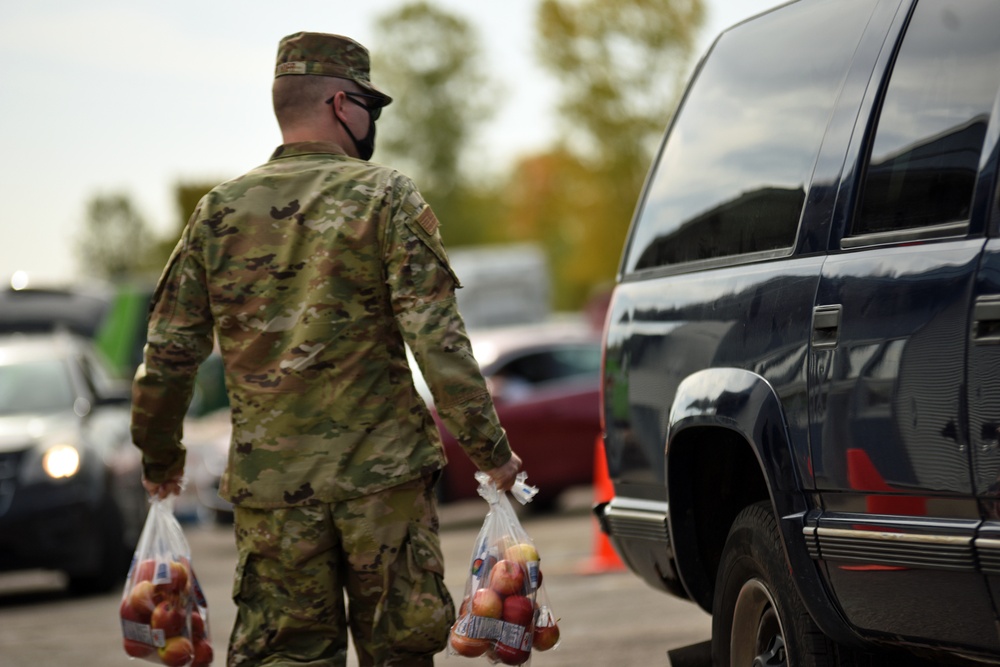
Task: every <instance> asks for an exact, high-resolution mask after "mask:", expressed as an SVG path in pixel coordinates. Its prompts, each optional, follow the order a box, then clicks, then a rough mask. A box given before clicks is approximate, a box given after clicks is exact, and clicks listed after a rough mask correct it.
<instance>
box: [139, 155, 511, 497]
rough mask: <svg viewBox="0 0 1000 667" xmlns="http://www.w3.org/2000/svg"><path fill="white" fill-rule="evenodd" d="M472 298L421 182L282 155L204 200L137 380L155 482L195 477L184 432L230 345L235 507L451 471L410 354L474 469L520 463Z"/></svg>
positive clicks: (172, 265) (163, 292)
mask: <svg viewBox="0 0 1000 667" xmlns="http://www.w3.org/2000/svg"><path fill="white" fill-rule="evenodd" d="M459 286H460V285H459V283H458V279H457V278H456V277H455V275H454V273H453V272H452V270H451V268H450V266H449V264H448V258H447V255H446V254H445V251H444V247H443V245H442V243H441V237H440V235H439V233H438V221H437V219H436V218H435V216H434V213H433V212H432V211H431V209H430V207H429V206H428V205H427V203H426V202H425V201H424V200H423V198H422V197H421V196H420V194H419V192H418V191H417V189H416V187H415V186H414V184H413V183H412V181H410V180H409V179H408V178H406V177H405V176H403V175H401V174H400V173H398V172H396V171H393V170H391V169H388V168H386V167H383V166H379V165H376V164H371V163H368V162H362V161H359V160H355V159H352V158H350V157H348V156H346V155H345V154H344V152H343V150H342V149H341V148H340V147H339V146H337V145H335V144H328V143H318V142H315V143H311V142H310V143H296V144H288V145H284V146H281V147H279V148H278V149H277V150H276V151H275V153H274V155H272V157H271V159H270V160H269V161H268V162H267V163H265V164H264V165H262V166H260V167H258V168H256V169H254V170H253V171H251V172H249V173H247V174H245V175H244V176H242V177H240V178H237V179H235V180H232V181H229V182H227V183H223V184H222V185H220V186H218V187H216V188H215V189H213V190H212V191H211V192H210V193H208V194H207V195H205V197H204V198H203V199H202V200H201V202H200V203H199V205H198V208H197V209H196V211H195V213H194V215H193V216H192V217H191V220H190V221H189V222H188V224H187V226H186V227H185V229H184V232H183V234H182V236H181V239H180V241H179V242H178V244H177V247H176V248H175V249H174V252H173V254H172V255H171V258H170V260H169V262H168V264H167V267H166V269H165V270H164V273H163V275H162V276H161V278H160V281H159V284H158V285H157V288H156V292H155V294H154V297H153V302H152V305H151V307H150V321H149V328H148V342H147V345H146V351H145V361H144V364H143V365H142V366H141V367H140V368H139V370H138V372H137V374H136V379H135V382H134V385H133V409H132V439H133V442H134V443H135V444H136V446H138V447H139V448H140V449H141V450H142V451H143V466H144V473H145V475H146V477H147V479H149V480H151V481H153V482H162V481H164V480H166V479H169V478H171V477H174V476H176V475H178V473H179V472H180V471H181V470H182V469H183V466H184V458H185V456H184V453H185V452H184V448H183V446H182V445H181V438H182V422H183V419H184V414H185V411H186V409H187V406H188V403H189V402H190V399H191V393H192V387H193V382H194V377H195V373H196V371H197V368H198V366H199V364H200V363H201V362H202V361H203V360H204V359H205V358H206V357H207V356H208V355H209V354H210V352H211V351H212V347H213V337H214V338H215V339H217V340H218V344H219V348H220V351H221V354H222V359H223V363H224V366H225V369H226V385H227V391H228V393H229V398H230V404H231V406H232V425H233V433H232V441H231V444H230V450H229V464H228V467H227V470H226V473H225V475H224V476H223V479H222V482H221V488H220V491H219V493H220V495H221V496H223V497H224V498H226V499H228V500H230V501H231V502H233V503H235V504H238V505H243V506H247V507H261V508H267V507H283V506H288V505H296V504H304V503H310V502H334V501H338V500H343V499H347V498H353V497H357V496H360V495H364V494H367V493H371V492H374V491H377V490H381V489H384V488H386V487H389V486H393V485H396V484H401V483H403V482H406V481H408V480H411V479H414V478H416V477H419V476H422V475H426V474H428V473H429V472H431V471H434V470H437V469H439V468H440V467H441V466H443V465H444V463H445V456H444V450H443V447H442V445H441V440H440V436H439V434H438V431H437V428H436V426H435V424H434V421H433V419H432V417H431V416H430V413H429V411H428V409H427V407H426V406H425V404H424V401H423V400H422V399H421V398H420V397H419V395H418V394H417V392H416V390H415V388H414V385H413V380H412V375H411V373H410V370H409V366H408V364H407V360H406V353H405V348H404V342H405V343H406V344H407V345H409V346H410V348H411V350H412V351H413V355H414V357H415V358H416V360H417V362H418V364H419V365H420V369H421V371H422V372H423V374H424V377H425V379H426V380H427V383H428V385H429V386H430V388H431V391H432V393H433V395H434V400H435V406H436V408H437V410H438V412H439V414H440V416H441V418H442V421H443V422H444V424H445V426H446V427H447V428H448V429H449V431H451V432H452V433H453V434H455V436H456V437H457V439H458V441H459V443H460V444H461V445H462V447H463V448H464V450H465V452H466V453H467V454H468V455H469V457H470V458H471V459H472V460H473V461H474V462H475V464H476V465H477V466H478V467H479V468H480V469H483V470H486V469H490V468H493V467H496V466H499V465H502V464H504V463H505V462H506V461H507V460H508V459H509V458H510V447H509V445H508V443H507V437H506V434H505V433H504V431H503V429H502V428H501V427H500V424H499V422H498V420H497V416H496V412H495V410H494V408H493V403H492V401H491V399H490V396H489V394H488V392H487V389H486V383H485V382H484V380H483V377H482V375H481V373H480V371H479V367H478V365H477V363H476V361H475V359H474V358H473V356H472V351H471V346H470V344H469V339H468V336H467V335H466V332H465V325H464V323H463V322H462V318H461V316H460V314H459V312H458V309H457V307H456V302H455V289H456V287H459Z"/></svg>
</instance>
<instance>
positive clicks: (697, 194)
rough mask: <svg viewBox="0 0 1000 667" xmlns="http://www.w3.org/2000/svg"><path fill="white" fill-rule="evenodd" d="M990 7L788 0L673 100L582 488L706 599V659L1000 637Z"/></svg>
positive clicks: (956, 648)
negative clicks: (591, 483) (593, 488)
mask: <svg viewBox="0 0 1000 667" xmlns="http://www.w3.org/2000/svg"><path fill="white" fill-rule="evenodd" d="M997 25H1000V3H997V2H994V1H989V0H800V1H798V2H791V3H788V4H786V5H783V6H781V7H778V8H777V9H775V10H773V11H771V12H768V13H765V14H762V15H760V16H759V17H756V18H754V19H751V20H749V21H747V22H744V23H742V24H739V25H737V26H735V27H733V28H732V29H730V30H728V31H726V32H724V33H723V34H722V35H721V36H720V37H719V39H718V40H717V41H716V43H715V44H714V45H713V47H712V49H711V50H710V52H709V53H708V55H707V56H706V57H705V59H704V60H703V61H702V62H701V64H700V65H699V68H698V70H697V72H696V73H695V76H694V78H693V80H692V83H691V84H690V85H689V87H688V89H687V91H686V93H685V96H684V100H683V102H682V104H681V107H680V108H679V110H678V112H677V113H676V114H675V116H674V119H673V121H672V124H671V127H670V128H669V130H668V132H667V136H666V138H665V140H664V144H663V147H662V148H661V151H660V154H659V156H658V158H657V161H656V164H655V165H654V166H653V168H652V170H651V172H650V176H649V179H648V181H647V184H646V187H645V191H644V193H643V195H642V198H641V200H640V203H639V207H638V209H637V212H636V217H635V220H634V221H633V224H632V229H631V231H630V235H629V240H628V242H627V245H626V248H625V251H624V254H623V258H622V263H621V267H620V274H619V279H618V285H617V287H616V289H615V293H614V296H613V299H612V303H611V306H610V313H609V317H608V320H607V328H606V331H605V361H604V369H603V380H602V392H603V393H602V396H603V408H602V414H603V416H604V419H605V433H606V435H605V446H606V451H607V459H608V468H609V471H610V474H611V477H612V480H613V482H614V487H615V496H614V498H613V499H612V500H611V502H610V503H608V504H605V505H602V506H600V507H598V508H597V513H598V516H599V518H600V520H601V521H602V526H603V528H604V529H605V530H606V532H608V533H609V535H610V537H611V540H612V542H613V543H614V544H615V546H616V548H617V549H618V550H619V552H620V553H621V555H622V557H623V559H624V560H625V562H626V563H627V564H628V565H629V567H630V568H631V569H632V570H633V571H635V572H636V573H637V574H639V575H640V576H642V577H643V578H644V579H645V580H646V581H647V582H648V583H649V584H650V585H652V586H655V587H658V588H662V589H663V590H665V591H667V592H670V593H672V594H674V595H678V596H683V597H688V598H690V599H691V600H692V601H693V602H695V603H696V604H698V605H699V606H701V607H702V608H703V609H705V610H707V611H709V612H711V613H712V614H713V654H714V659H715V664H718V665H748V664H751V663H752V662H753V661H754V660H755V659H757V660H760V661H761V662H762V663H763V664H790V665H819V664H856V663H867V664H878V665H882V664H897V662H896V660H897V659H898V656H895V655H894V656H892V657H890V656H889V652H895V651H900V652H905V653H906V654H907V655H908V656H910V657H909V658H907V659H906V661H907V662H908V661H909V659H910V658H912V657H913V656H919V657H926V658H930V659H932V660H933V661H934V662H935V664H951V663H952V661H961V660H965V659H971V660H981V661H985V662H992V663H997V662H1000V637H998V630H997V628H998V625H997V621H998V616H997V607H996V600H1000V597H998V593H1000V566H998V564H1000V540H998V539H997V538H998V537H1000V514H998V511H997V507H998V504H997V500H998V493H1000V485H998V484H997V479H998V476H1000V441H998V435H997V434H998V427H1000V390H998V384H997V379H996V378H997V377H998V369H1000V324H998V323H1000V271H998V269H1000V241H998V236H1000V215H998V213H997V211H998V209H997V183H998V181H997V163H998V159H1000V149H998V137H1000V96H998V91H1000V32H997V31H996V30H995V27H996V26H997ZM754 664H757V663H754Z"/></svg>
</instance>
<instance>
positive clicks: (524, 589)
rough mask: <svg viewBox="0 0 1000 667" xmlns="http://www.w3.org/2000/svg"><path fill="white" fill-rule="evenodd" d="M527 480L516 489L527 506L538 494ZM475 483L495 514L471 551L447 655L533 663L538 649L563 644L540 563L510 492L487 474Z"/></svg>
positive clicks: (521, 477) (519, 479)
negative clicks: (560, 642)
mask: <svg viewBox="0 0 1000 667" xmlns="http://www.w3.org/2000/svg"><path fill="white" fill-rule="evenodd" d="M526 477H527V475H526V474H525V473H520V474H519V475H518V477H517V482H516V483H515V485H514V488H513V489H512V490H511V493H512V495H513V496H514V497H515V498H517V500H518V501H519V502H521V503H522V504H524V503H527V502H530V501H531V499H532V498H533V497H534V495H535V494H536V493H537V492H538V490H537V489H536V488H534V487H531V486H528V485H527V484H525V479H526ZM476 480H477V481H478V482H479V495H481V496H482V497H483V498H485V499H486V501H487V502H488V503H489V504H490V511H489V513H488V514H487V515H486V519H485V520H484V521H483V526H482V528H481V529H480V531H479V535H478V537H477V538H476V545H475V548H474V549H473V551H472V559H471V561H470V564H469V576H468V578H467V579H466V583H465V591H464V596H463V599H462V604H461V605H460V606H459V610H458V617H457V618H456V620H455V624H454V625H453V626H452V629H451V634H450V636H449V642H448V653H449V654H451V655H462V656H465V657H469V658H477V657H480V656H483V657H485V658H486V659H487V660H489V661H490V662H491V663H493V664H497V663H502V664H505V665H525V664H530V663H531V654H532V651H533V650H548V649H551V648H554V647H555V646H556V645H557V644H558V642H559V626H558V624H557V621H556V619H555V616H554V615H553V613H552V608H551V605H550V604H549V600H548V596H547V595H546V593H545V589H544V586H543V582H542V570H541V568H540V560H541V559H540V557H539V554H538V550H537V549H536V548H535V545H534V542H532V540H531V538H530V537H529V536H528V533H527V532H526V531H525V530H524V528H523V527H522V526H521V522H520V521H519V520H518V518H517V514H515V513H514V508H513V507H512V506H511V504H510V501H509V500H508V499H507V494H506V493H502V492H500V491H498V490H497V487H496V485H495V484H494V483H493V480H492V479H490V477H489V475H487V474H485V473H482V472H479V473H476ZM533 647H537V648H533Z"/></svg>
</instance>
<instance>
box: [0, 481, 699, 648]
mask: <svg viewBox="0 0 1000 667" xmlns="http://www.w3.org/2000/svg"><path fill="white" fill-rule="evenodd" d="M591 501H592V492H591V490H590V489H589V488H581V489H579V490H574V491H571V492H569V493H567V494H565V495H564V496H563V498H562V499H561V502H560V507H559V508H558V509H557V511H555V512H554V513H550V514H540V515H535V514H532V513H522V516H521V522H522V525H523V526H524V528H525V530H526V531H527V532H528V534H529V535H530V536H531V538H532V540H533V541H534V542H535V544H536V546H537V548H538V551H539V553H540V554H541V562H542V569H543V571H544V574H545V580H544V585H545V589H546V593H547V595H548V597H549V599H550V601H551V603H552V607H553V609H554V610H555V613H556V615H557V616H558V617H560V621H559V625H560V628H561V634H562V639H561V642H560V644H559V646H557V647H556V648H555V649H553V650H551V651H546V652H536V653H535V654H533V655H532V658H531V665H533V666H534V667H570V666H572V667H580V666H583V665H601V666H604V665H607V666H613V667H654V666H657V665H671V664H672V667H689V666H692V665H700V664H706V663H704V659H705V644H704V642H705V641H706V640H707V639H708V638H709V636H710V631H711V619H710V617H709V616H708V615H707V614H705V613H704V612H702V611H701V610H700V609H699V608H698V607H696V606H695V605H693V604H691V603H688V602H684V601H680V600H677V599H674V598H672V597H670V596H668V595H666V594H665V593H661V592H659V591H656V590H653V589H652V588H650V587H648V586H647V585H646V584H645V583H643V582H642V581H641V580H640V579H639V578H638V577H636V576H634V575H632V574H631V573H629V572H627V571H602V572H599V573H593V574H584V573H583V570H584V569H586V566H587V565H588V563H589V562H590V561H591V557H592V556H593V555H594V554H595V545H596V544H597V540H598V537H597V531H596V522H595V520H594V519H593V518H592V517H591V516H590V514H589V506H590V504H591ZM486 510H487V505H486V503H485V501H481V500H475V501H467V502H462V503H455V504H450V505H445V506H443V507H442V508H441V520H442V534H441V535H442V546H443V548H444V553H445V563H446V576H445V580H446V583H447V585H448V588H449V590H450V591H451V592H452V595H453V597H455V598H456V599H457V600H461V597H462V592H463V590H464V587H465V572H466V571H467V566H468V563H469V559H470V557H471V552H472V548H473V543H474V541H475V538H476V535H477V534H478V532H479V528H480V525H481V523H482V520H483V518H484V517H485V514H486ZM185 532H186V534H187V537H188V541H189V542H190V544H191V549H192V554H193V561H194V566H195V570H196V571H197V574H198V578H199V581H200V582H201V584H202V586H203V588H204V589H205V595H206V597H207V599H208V603H209V621H210V624H211V625H210V628H211V632H212V635H213V638H214V641H213V643H214V645H215V647H216V659H215V662H214V663H213V664H214V665H224V664H225V660H224V658H223V657H222V656H223V654H224V652H225V645H226V640H227V638H228V633H229V629H230V628H231V626H232V623H233V620H234V618H235V612H236V610H235V607H234V605H233V603H232V600H231V598H230V593H231V588H232V575H233V569H234V567H235V562H236V557H235V548H234V547H233V536H232V529H231V527H227V526H218V525H213V524H209V523H202V524H197V525H187V526H186V527H185ZM64 587H65V582H64V581H63V578H62V576H61V575H59V574H56V573H49V572H42V571H31V572H26V573H7V574H3V575H0V667H50V666H63V665H72V666H73V667H113V666H114V665H123V666H124V665H128V664H134V665H137V666H138V665H142V664H149V663H145V662H142V661H134V660H130V659H129V658H128V657H127V656H126V655H125V654H124V652H123V650H122V648H121V629H120V626H119V622H118V604H119V601H120V596H121V593H120V591H118V592H113V593H109V594H107V595H101V596H92V597H86V598H73V597H71V596H69V595H68V594H67V593H66V591H65V588H64ZM668 652H670V656H669V657H668ZM671 660H672V661H673V662H672V663H671ZM437 664H439V665H445V666H448V665H452V666H454V667H461V665H463V664H467V665H488V664H489V663H488V661H487V660H486V659H485V658H477V659H469V658H463V657H460V656H447V655H445V654H442V655H441V656H439V657H438V659H437ZM348 665H350V666H352V667H356V665H357V661H356V659H354V657H353V655H352V656H351V659H350V660H349V662H348Z"/></svg>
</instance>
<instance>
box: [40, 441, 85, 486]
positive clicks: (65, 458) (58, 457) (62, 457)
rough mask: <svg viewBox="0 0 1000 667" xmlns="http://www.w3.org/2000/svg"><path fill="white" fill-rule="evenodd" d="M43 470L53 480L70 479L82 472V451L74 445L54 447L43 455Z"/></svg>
mask: <svg viewBox="0 0 1000 667" xmlns="http://www.w3.org/2000/svg"><path fill="white" fill-rule="evenodd" d="M42 470H44V471H45V474H46V475H48V476H49V477H51V478H52V479H68V478H70V477H72V476H73V475H75V474H76V473H78V472H79V471H80V451H79V450H78V449H77V448H76V447H74V446H73V445H64V444H59V445H52V446H51V447H49V448H48V449H46V450H45V453H44V454H42Z"/></svg>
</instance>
